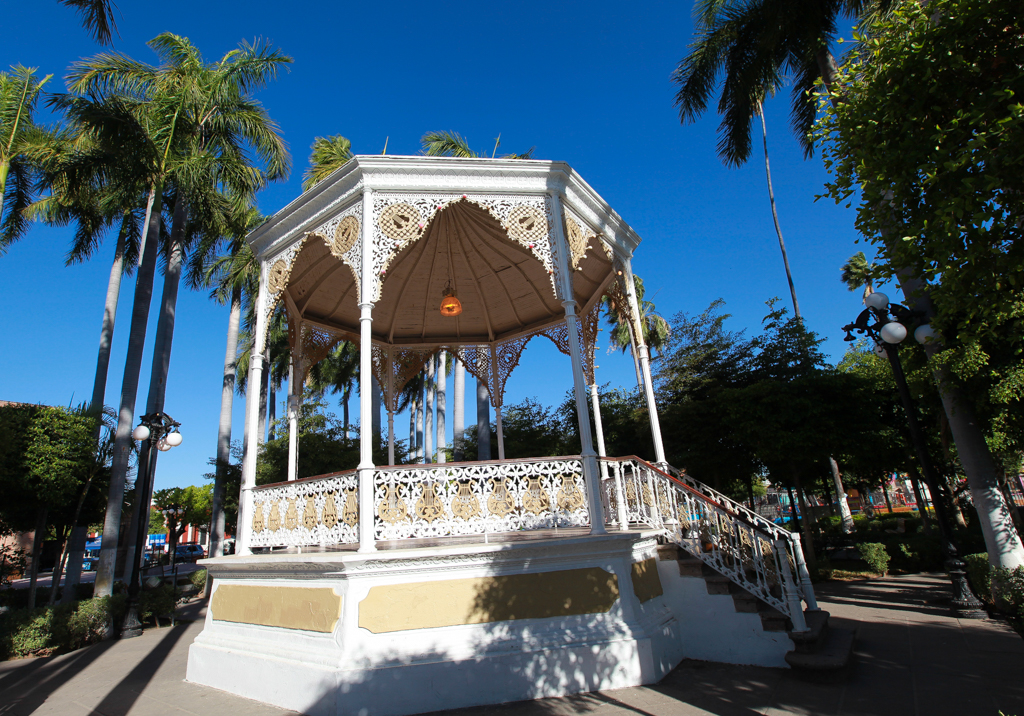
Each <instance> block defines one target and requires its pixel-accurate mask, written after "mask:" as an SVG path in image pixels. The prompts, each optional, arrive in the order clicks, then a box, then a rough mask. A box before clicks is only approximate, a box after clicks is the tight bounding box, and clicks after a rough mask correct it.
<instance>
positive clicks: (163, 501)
mask: <svg viewBox="0 0 1024 716" xmlns="http://www.w3.org/2000/svg"><path fill="white" fill-rule="evenodd" d="M212 502H213V485H189V486H187V487H168V488H167V489H164V490H156V491H155V492H154V493H153V506H154V507H156V508H157V509H159V510H160V511H161V512H162V513H163V516H164V521H165V524H166V526H167V541H168V543H169V550H170V554H171V559H174V554H175V550H176V549H177V546H178V539H179V538H180V537H181V536H182V535H183V534H185V528H186V527H188V526H189V525H192V526H194V527H200V526H203V525H207V524H209V522H210V507H211V504H212Z"/></svg>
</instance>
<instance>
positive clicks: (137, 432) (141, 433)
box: [132, 425, 149, 440]
mask: <svg viewBox="0 0 1024 716" xmlns="http://www.w3.org/2000/svg"><path fill="white" fill-rule="evenodd" d="M132 438H134V439H135V440H149V428H147V427H146V426H145V425H140V426H139V427H137V428H135V429H134V430H132Z"/></svg>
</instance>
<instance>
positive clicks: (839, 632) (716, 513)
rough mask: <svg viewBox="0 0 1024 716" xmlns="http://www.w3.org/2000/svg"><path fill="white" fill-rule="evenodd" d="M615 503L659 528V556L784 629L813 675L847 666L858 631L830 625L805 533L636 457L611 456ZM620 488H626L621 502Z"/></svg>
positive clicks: (793, 658)
mask: <svg viewBox="0 0 1024 716" xmlns="http://www.w3.org/2000/svg"><path fill="white" fill-rule="evenodd" d="M605 463H606V465H607V473H608V477H607V478H606V479H605V484H606V485H607V486H608V488H609V489H606V491H605V492H606V495H607V496H608V503H609V504H608V506H609V508H610V511H611V512H613V513H615V514H616V515H617V520H618V521H624V520H628V521H629V522H630V523H632V524H634V525H644V526H647V527H650V528H653V529H658V530H660V531H661V532H662V541H663V543H664V544H663V545H662V546H661V548H659V552H658V558H659V560H661V561H672V560H674V561H676V563H677V564H678V568H679V576H680V577H681V578H691V579H702V580H703V581H704V583H705V585H706V589H707V593H708V594H711V595H729V596H731V597H732V601H733V607H734V609H735V611H736V612H738V613H756V614H757V615H758V616H759V617H760V621H761V628H762V630H763V631H765V632H785V633H786V634H787V635H788V637H789V639H790V640H791V641H792V643H793V646H794V648H793V650H792V651H790V652H789V653H787V654H786V657H785V660H786V662H787V663H788V664H789V665H790V667H792V668H793V669H794V670H797V671H799V672H801V673H802V674H803V675H806V676H808V677H810V678H819V677H828V676H830V675H835V674H837V673H840V674H841V673H842V672H843V671H845V669H846V667H847V665H848V664H849V662H850V658H851V655H852V653H853V643H854V633H853V631H851V630H849V629H844V628H837V627H830V625H829V616H830V615H829V613H828V612H826V611H822V610H820V609H818V605H817V602H816V600H815V597H814V589H813V587H812V586H811V581H810V576H809V574H808V571H807V566H806V563H805V562H804V556H803V549H802V547H801V544H800V536H799V535H798V534H794V533H791V532H789V531H788V530H786V529H784V528H782V527H780V526H779V525H776V524H774V523H773V522H771V521H769V520H766V519H765V518H763V517H761V516H760V515H758V514H757V513H756V512H754V511H752V510H750V509H749V508H747V507H746V506H745V505H743V504H741V503H739V502H736V501H735V500H732V499H731V498H729V497H727V496H726V495H723V494H722V493H720V492H717V491H716V490H714V489H712V488H710V487H708V486H707V485H704V484H703V483H700V482H698V481H696V480H694V479H693V478H691V477H689V476H688V475H686V474H685V473H682V472H679V471H677V470H675V469H674V468H672V467H671V466H665V469H661V468H659V467H656V466H654V465H651V464H650V463H647V462H645V461H643V460H640V459H638V458H635V457H630V458H624V459H606V460H605ZM615 494H621V495H624V496H625V499H624V500H622V501H621V502H622V504H621V505H620V504H619V503H618V502H617V501H616V500H615V499H614V495H615Z"/></svg>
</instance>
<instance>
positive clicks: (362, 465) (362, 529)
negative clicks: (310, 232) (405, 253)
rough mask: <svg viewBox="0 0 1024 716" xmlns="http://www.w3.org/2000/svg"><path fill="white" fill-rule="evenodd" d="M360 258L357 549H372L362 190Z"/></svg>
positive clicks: (368, 237)
mask: <svg viewBox="0 0 1024 716" xmlns="http://www.w3.org/2000/svg"><path fill="white" fill-rule="evenodd" d="M362 223H363V225H362V229H363V231H362V242H363V260H362V271H361V276H362V280H361V281H360V284H361V287H360V288H361V290H360V303H359V551H360V552H373V551H375V550H376V549H377V545H376V543H375V542H374V539H373V519H374V514H373V431H372V430H370V429H368V428H370V426H371V425H373V396H372V395H371V392H372V391H371V390H370V381H371V380H373V343H372V341H373V336H372V334H371V332H370V329H371V327H372V324H373V303H372V298H373V290H374V286H375V285H376V280H377V277H376V276H374V275H373V231H372V227H373V195H372V192H371V191H370V190H369V189H364V190H363V222H362Z"/></svg>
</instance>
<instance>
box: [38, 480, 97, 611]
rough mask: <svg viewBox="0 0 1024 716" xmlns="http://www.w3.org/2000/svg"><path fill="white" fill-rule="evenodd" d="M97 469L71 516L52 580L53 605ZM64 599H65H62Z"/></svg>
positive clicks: (65, 587)
mask: <svg viewBox="0 0 1024 716" xmlns="http://www.w3.org/2000/svg"><path fill="white" fill-rule="evenodd" d="M95 474H96V473H95V471H93V470H90V471H89V477H87V478H86V479H85V485H84V486H83V487H82V493H81V494H80V495H79V496H78V503H77V504H76V505H75V513H74V516H73V517H72V518H71V528H70V529H69V530H68V534H67V539H66V540H65V541H64V544H62V545H61V548H60V559H58V560H57V564H56V566H55V567H54V569H53V579H51V580H50V582H51V584H50V599H49V601H48V602H47V604H49V605H50V606H53V602H54V600H55V599H56V598H57V586H58V585H59V584H60V575H61V574H63V573H64V564H65V560H66V559H67V558H68V551H69V547H70V546H71V536H72V535H73V534H74V532H75V530H76V529H78V518H79V516H80V515H81V514H82V505H83V504H84V503H85V498H86V496H87V495H88V494H89V486H90V485H91V484H92V478H93V476H95ZM78 572H79V574H81V572H82V563H81V562H79V563H78ZM72 586H73V585H71V584H70V583H69V582H68V580H67V579H66V578H65V580H64V591H65V592H67V591H69V590H70V589H71V588H72ZM62 601H63V600H62Z"/></svg>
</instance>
